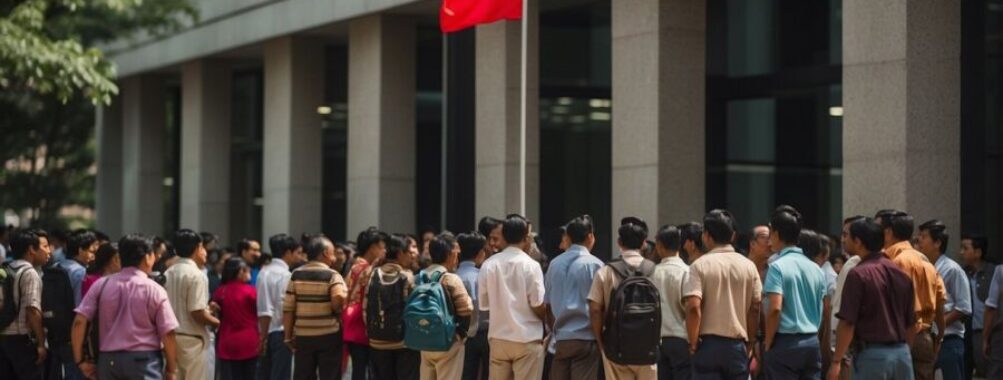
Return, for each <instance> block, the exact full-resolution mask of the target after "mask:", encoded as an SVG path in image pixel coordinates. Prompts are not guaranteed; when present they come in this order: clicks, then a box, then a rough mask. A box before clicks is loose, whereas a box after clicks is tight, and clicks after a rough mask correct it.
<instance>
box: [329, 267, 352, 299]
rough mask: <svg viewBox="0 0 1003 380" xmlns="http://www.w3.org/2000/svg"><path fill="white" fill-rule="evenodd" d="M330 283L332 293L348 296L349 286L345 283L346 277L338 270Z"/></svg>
mask: <svg viewBox="0 0 1003 380" xmlns="http://www.w3.org/2000/svg"><path fill="white" fill-rule="evenodd" d="M330 284H331V295H334V296H341V297H342V298H345V297H348V286H346V285H345V279H344V278H342V277H341V275H340V274H338V272H334V274H333V275H332V276H331V283H330Z"/></svg>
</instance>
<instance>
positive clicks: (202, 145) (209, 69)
mask: <svg viewBox="0 0 1003 380" xmlns="http://www.w3.org/2000/svg"><path fill="white" fill-rule="evenodd" d="M230 98H231V95H230V71H229V68H228V67H227V66H226V65H225V64H224V63H222V62H218V61H208V60H197V61H192V62H189V63H186V64H185V65H184V66H183V67H182V73H181V102H182V103H181V139H182V141H181V210H180V211H181V227H182V228H191V229H194V230H195V231H211V232H213V233H216V234H218V235H219V236H220V239H221V240H222V241H230V240H229V239H230V238H231V236H230Z"/></svg>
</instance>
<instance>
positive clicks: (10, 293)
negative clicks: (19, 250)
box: [0, 262, 31, 329]
mask: <svg viewBox="0 0 1003 380" xmlns="http://www.w3.org/2000/svg"><path fill="white" fill-rule="evenodd" d="M30 267H31V266H30V265H22V266H21V267H15V266H14V264H13V263H11V262H6V263H3V265H0V329H6V328H7V326H10V325H11V323H14V321H16V320H17V317H18V314H19V312H20V311H21V308H20V307H19V301H20V300H18V298H20V295H18V293H20V290H21V278H22V277H24V276H22V275H21V271H23V270H25V269H27V268H30Z"/></svg>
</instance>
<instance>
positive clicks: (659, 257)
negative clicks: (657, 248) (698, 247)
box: [658, 251, 679, 260]
mask: <svg viewBox="0 0 1003 380" xmlns="http://www.w3.org/2000/svg"><path fill="white" fill-rule="evenodd" d="M670 257H679V251H676V252H669V253H667V254H665V256H662V255H658V259H659V260H665V259H667V258H670Z"/></svg>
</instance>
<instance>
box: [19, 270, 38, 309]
mask: <svg viewBox="0 0 1003 380" xmlns="http://www.w3.org/2000/svg"><path fill="white" fill-rule="evenodd" d="M23 276H24V280H23V281H24V285H26V286H27V289H28V293H27V294H26V295H27V297H22V298H21V301H19V302H21V303H22V304H23V303H24V300H28V301H27V303H28V306H27V307H30V308H33V309H36V310H39V311H41V310H42V277H40V276H39V275H38V272H36V271H35V270H34V269H32V268H28V269H25V270H24V275H23Z"/></svg>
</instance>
